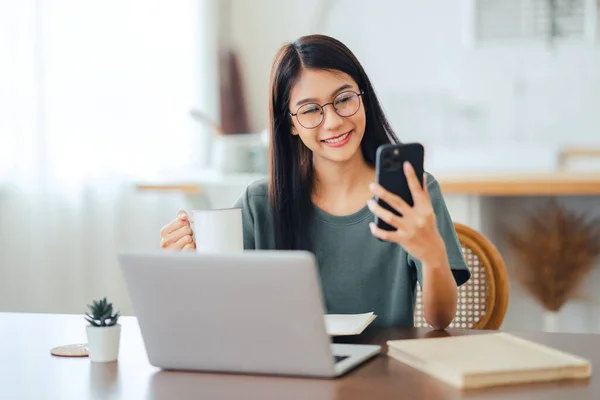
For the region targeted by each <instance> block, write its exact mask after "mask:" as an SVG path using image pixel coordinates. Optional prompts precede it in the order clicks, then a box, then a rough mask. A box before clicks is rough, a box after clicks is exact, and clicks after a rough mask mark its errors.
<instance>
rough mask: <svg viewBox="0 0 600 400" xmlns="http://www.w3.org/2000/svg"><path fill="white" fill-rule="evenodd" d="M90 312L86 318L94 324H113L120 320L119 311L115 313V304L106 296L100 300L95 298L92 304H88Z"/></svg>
mask: <svg viewBox="0 0 600 400" xmlns="http://www.w3.org/2000/svg"><path fill="white" fill-rule="evenodd" d="M87 306H88V308H89V313H86V314H85V317H84V318H85V320H86V321H87V322H89V323H90V324H91V325H92V326H99V327H100V326H103V327H109V326H113V325H115V324H116V323H117V321H118V320H119V312H118V311H117V312H116V313H114V314H113V305H112V303H109V302H108V301H107V300H106V297H105V298H103V299H100V300H94V301H93V302H92V304H91V305H90V304H88V305H87Z"/></svg>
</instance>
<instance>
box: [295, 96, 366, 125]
mask: <svg viewBox="0 0 600 400" xmlns="http://www.w3.org/2000/svg"><path fill="white" fill-rule="evenodd" d="M344 93H353V94H355V95H356V96H357V97H358V108H357V109H356V111H354V112H353V113H352V114H350V115H340V114H339V113H338V111H337V109H336V108H335V106H334V105H333V104H334V103H335V99H337V98H338V96H341V95H343V94H344ZM364 94H365V92H364V90H361V91H360V93H356V92H355V91H354V90H345V91H343V92H341V93H339V94H338V95H336V96H335V98H334V99H333V101H330V102H329V103H325V104H317V103H306V104H302V105H301V106H299V107H298V109H296V113H294V114H293V113H291V112H289V111H288V114H289V116H290V117H296V121H298V123H299V124H300V125H301V126H302V127H303V128H305V129H315V128H318V127H319V126H320V125H321V124H322V123H323V121H325V107H326V106H328V105H330V104H331V106H332V107H333V111H335V113H336V114H337V115H339V116H340V117H342V118H348V117H351V116H353V115H355V114H356V113H357V112H358V110H360V105H361V103H362V101H361V97H362V96H363V95H364ZM309 104H314V105H316V106H318V107H319V108H321V116H322V118H321V122H319V123H318V124H317V125H315V126H313V127H312V128H307V127H306V126H304V125H302V123H301V122H300V119H298V111H300V109H301V108H302V107H306V106H307V105H309Z"/></svg>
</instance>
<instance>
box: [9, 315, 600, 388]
mask: <svg viewBox="0 0 600 400" xmlns="http://www.w3.org/2000/svg"><path fill="white" fill-rule="evenodd" d="M122 323H123V333H122V338H121V351H120V358H119V361H118V362H116V363H108V364H95V363H91V362H90V360H89V359H88V358H61V357H54V356H52V355H50V349H51V348H52V347H54V346H57V345H61V344H67V343H81V342H85V321H84V320H83V318H82V317H81V316H79V315H52V314H16V313H15V314H12V313H0V340H1V342H0V354H1V361H0V385H1V390H2V392H1V393H2V395H1V396H0V398H2V399H10V400H13V399H15V400H16V399H19V400H20V399H36V400H42V399H78V400H84V399H204V398H207V399H227V400H229V399H261V400H267V399H286V400H295V399H303V400H304V399H310V400H325V399H327V400H332V399H369V400H371V399H373V400H376V399H411V400H413V399H462V398H468V399H527V400H533V399H545V400H551V399H568V400H575V399H577V400H579V399H582V400H583V399H596V400H597V399H600V379H598V378H597V377H596V376H594V375H595V373H594V372H592V374H593V375H592V378H591V379H589V380H585V381H564V382H560V383H558V382H556V383H546V384H534V385H521V386H511V387H502V388H493V389H485V390H481V389H480V390H477V391H468V392H463V393H461V392H460V391H458V390H456V389H454V388H452V387H450V386H447V385H445V384H444V383H442V382H440V381H437V380H434V379H432V378H430V377H429V376H427V375H425V374H423V373H421V372H419V371H416V370H413V369H411V368H410V367H408V366H405V365H403V364H401V363H400V362H398V361H396V360H394V359H391V358H388V357H386V356H385V354H381V355H380V356H378V357H376V358H375V359H373V360H371V361H369V362H367V363H366V364H364V365H362V366H360V367H359V368H357V369H355V370H353V371H351V372H349V373H348V374H346V375H345V376H343V377H341V378H338V379H306V378H292V377H285V378H284V377H271V376H250V375H235V374H214V373H190V372H187V373H184V372H165V371H161V370H159V369H157V368H154V367H152V366H150V365H149V364H148V361H147V358H146V354H145V351H144V346H143V342H142V340H141V336H140V332H139V328H138V325H137V322H136V320H135V319H134V318H131V317H124V318H122ZM479 333H481V331H468V330H448V331H445V332H436V331H431V330H427V329H406V328H403V329H386V330H377V329H375V328H368V329H367V331H365V332H364V333H363V335H361V336H360V337H354V338H346V339H345V340H339V341H340V342H349V343H352V342H356V343H379V344H385V342H386V341H387V340H389V339H408V338H416V337H428V336H430V337H431V336H433V337H435V336H439V335H463V334H479ZM240 334H242V333H241V332H240ZM515 334H517V335H519V336H522V337H524V338H527V339H533V340H536V341H538V342H540V343H543V344H547V345H550V346H554V347H556V348H558V349H561V350H565V351H568V352H572V353H574V354H578V355H580V356H584V357H586V358H588V359H590V360H591V361H592V363H593V368H597V367H598V365H600V335H590V334H558V333H553V334H550V333H540V332H529V333H515Z"/></svg>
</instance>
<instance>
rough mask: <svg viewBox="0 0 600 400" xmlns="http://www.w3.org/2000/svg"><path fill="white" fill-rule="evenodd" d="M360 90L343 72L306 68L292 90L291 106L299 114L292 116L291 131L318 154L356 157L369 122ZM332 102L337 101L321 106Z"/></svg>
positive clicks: (334, 157)
mask: <svg viewBox="0 0 600 400" xmlns="http://www.w3.org/2000/svg"><path fill="white" fill-rule="evenodd" d="M358 94H360V88H359V87H358V85H357V84H356V82H355V81H354V80H353V79H352V78H351V77H350V76H349V75H347V74H345V73H343V72H340V71H326V70H315V69H304V70H303V72H302V75H301V76H300V78H299V79H298V81H297V82H296V84H295V85H294V87H292V91H291V96H290V104H289V106H288V109H289V111H290V112H291V113H292V114H297V115H295V116H292V117H291V118H292V132H291V133H292V134H293V135H298V136H300V139H301V140H302V142H303V143H304V145H306V147H308V148H309V149H310V150H311V151H312V152H313V155H314V156H315V157H321V158H323V159H326V160H330V161H335V162H343V161H348V160H350V159H352V158H353V157H355V156H356V155H357V154H360V142H361V141H362V138H363V135H364V133H365V125H366V116H365V108H364V107H363V103H362V98H361V97H360V96H357V95H358ZM331 102H335V104H328V105H326V106H325V107H324V108H323V109H320V107H319V106H323V105H324V104H326V103H331ZM334 105H335V107H336V109H337V110H338V112H336V110H335V109H334V107H333V106H334ZM340 114H341V115H340ZM321 118H322V120H321ZM319 122H320V123H319ZM315 125H317V126H316V127H314V128H312V127H313V126H315ZM311 128H312V129H311Z"/></svg>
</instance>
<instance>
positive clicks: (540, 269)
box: [507, 199, 600, 312]
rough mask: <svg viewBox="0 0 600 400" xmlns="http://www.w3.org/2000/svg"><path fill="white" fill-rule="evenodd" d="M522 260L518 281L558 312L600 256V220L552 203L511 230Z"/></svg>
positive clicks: (516, 271)
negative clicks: (521, 226)
mask: <svg viewBox="0 0 600 400" xmlns="http://www.w3.org/2000/svg"><path fill="white" fill-rule="evenodd" d="M507 238H508V242H509V244H510V245H511V247H512V248H513V250H514V251H515V253H516V256H517V258H518V260H519V261H520V262H519V263H517V264H516V265H514V266H513V270H514V274H515V277H516V278H517V281H518V282H519V283H520V284H521V285H523V286H524V287H525V288H526V289H527V290H528V291H529V292H530V293H531V295H532V296H533V297H534V298H536V299H537V300H538V301H539V302H540V303H541V304H542V306H543V307H544V308H545V309H546V310H548V311H551V312H557V311H559V310H560V309H561V307H562V306H563V305H564V304H565V303H566V302H567V301H569V300H570V299H572V298H573V297H574V296H575V294H576V293H577V290H578V289H579V284H580V283H581V281H582V280H583V279H584V278H585V277H586V275H587V274H588V273H589V272H590V270H591V268H592V267H593V266H594V263H595V260H596V257H597V256H598V255H599V254H600V220H598V219H589V218H588V216H587V215H586V214H585V213H581V214H577V213H575V212H570V211H568V210H567V209H566V207H565V206H563V205H560V204H558V203H557V202H556V200H554V199H553V200H551V201H550V202H549V203H548V204H547V206H546V207H543V208H541V209H540V210H539V211H537V212H536V213H535V214H534V215H532V216H531V217H529V218H528V220H527V222H526V224H525V226H524V227H523V228H521V229H518V230H508V231H507Z"/></svg>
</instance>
